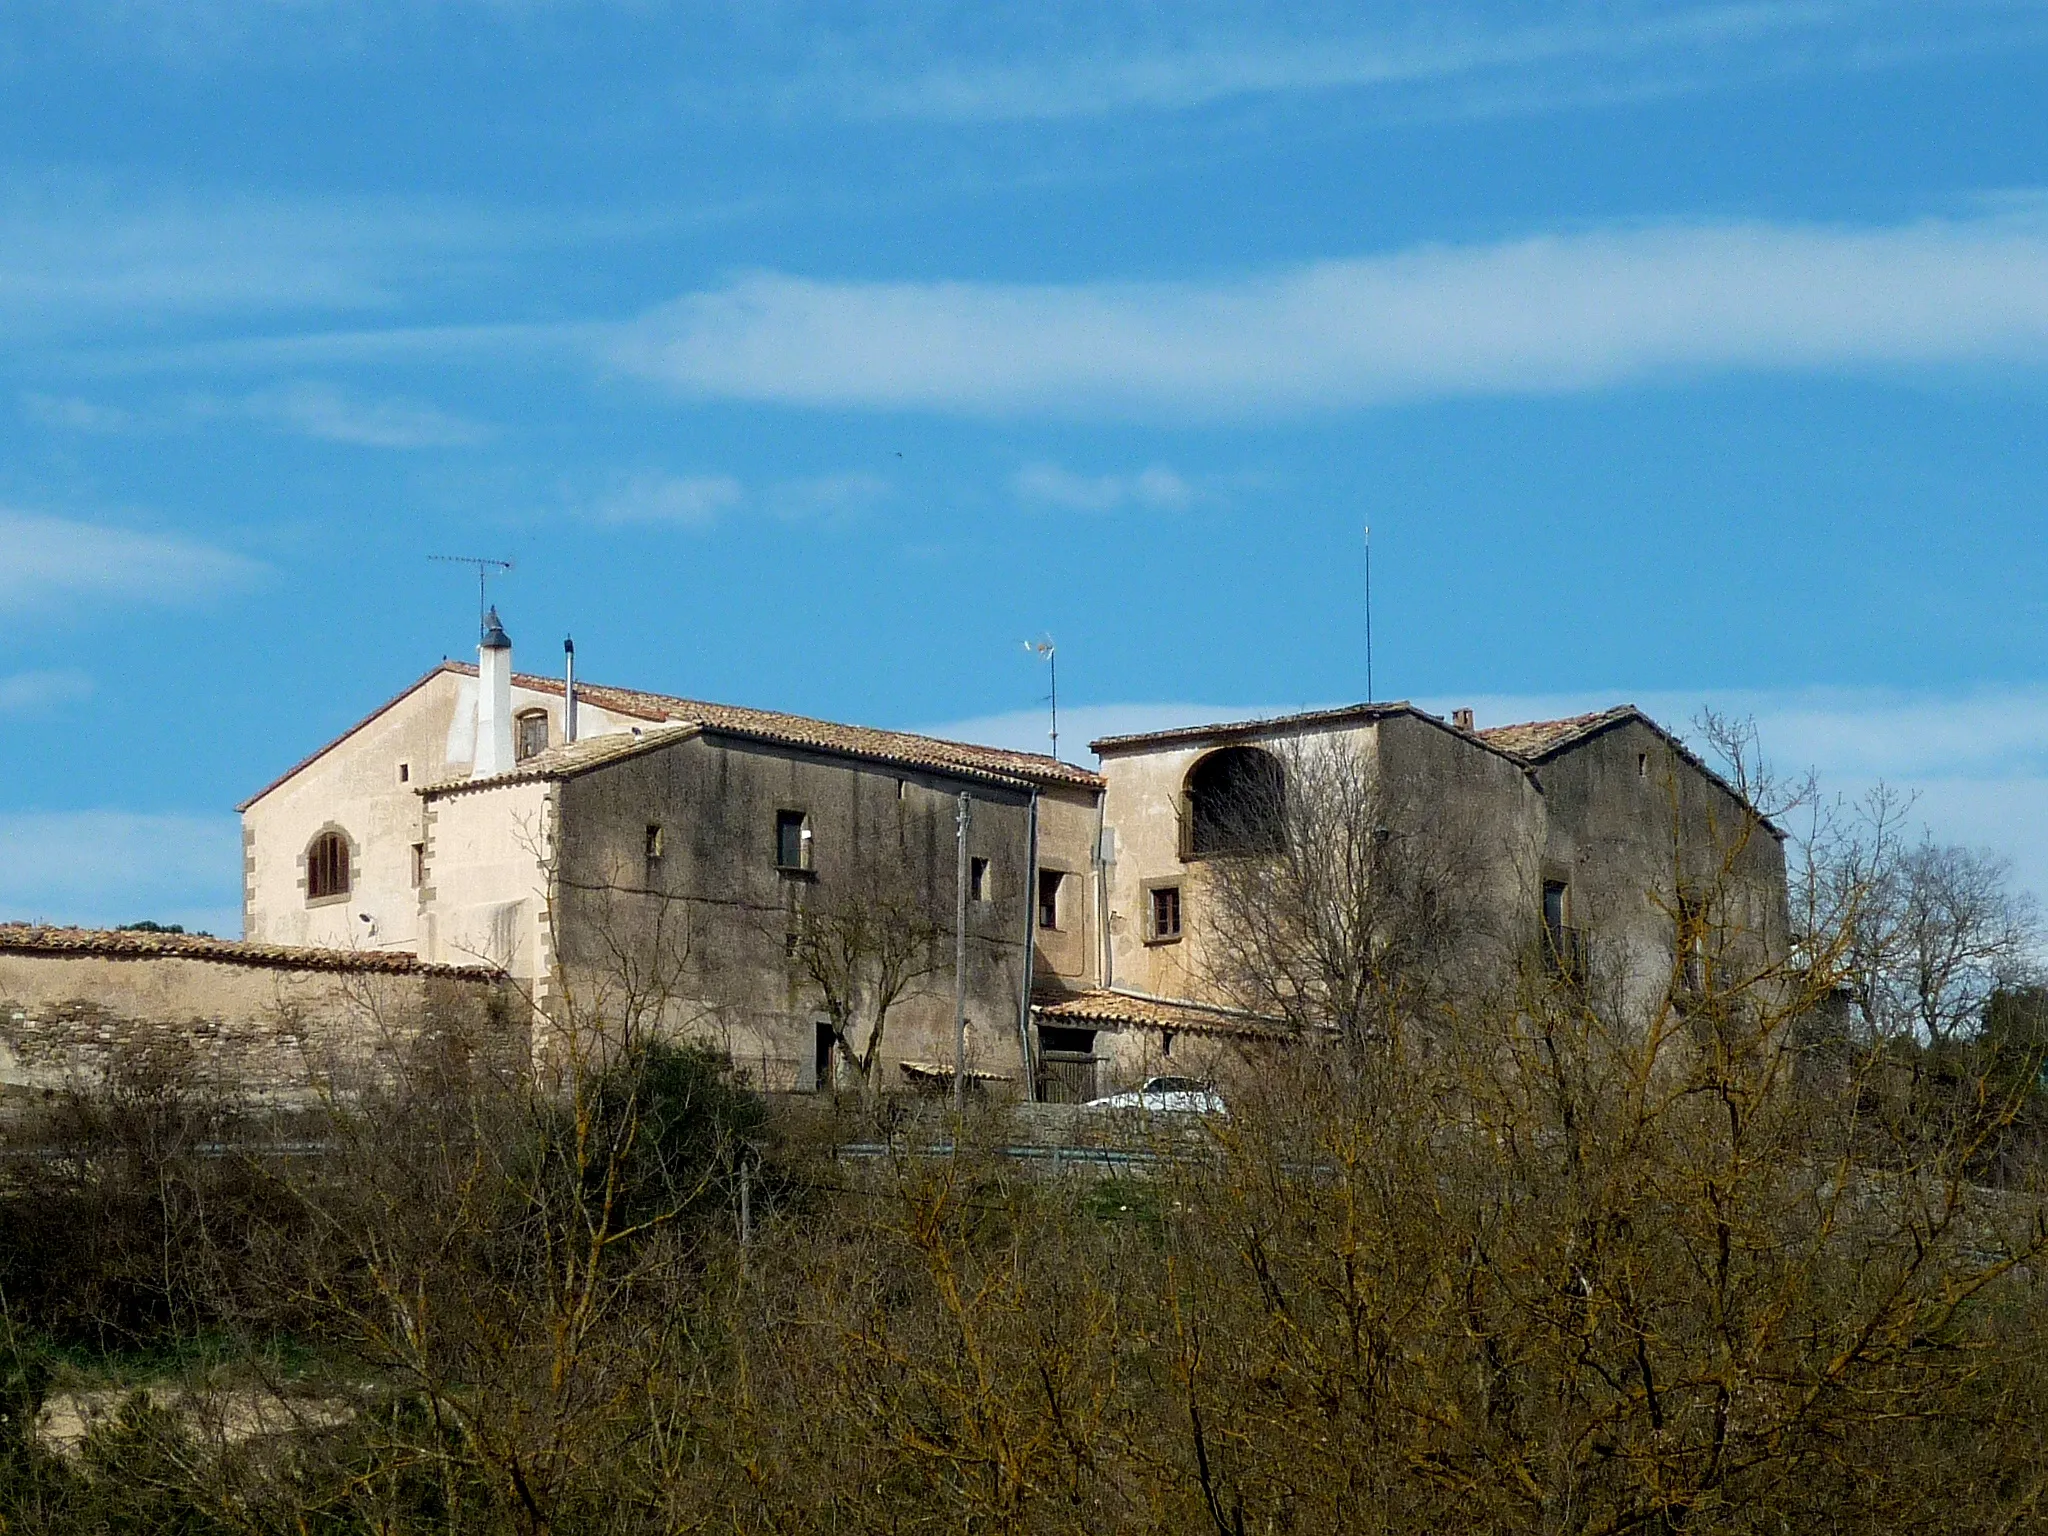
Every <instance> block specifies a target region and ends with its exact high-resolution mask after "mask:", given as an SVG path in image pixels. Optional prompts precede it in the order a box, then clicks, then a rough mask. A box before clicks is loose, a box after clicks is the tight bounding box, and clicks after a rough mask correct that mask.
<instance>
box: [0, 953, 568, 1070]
mask: <svg viewBox="0 0 2048 1536" xmlns="http://www.w3.org/2000/svg"><path fill="white" fill-rule="evenodd" d="M528 1038H529V1036H528V1024H527V1016H526V1008H525V1005H524V1001H523V1000H522V999H521V998H520V996H519V994H518V993H517V991H516V990H515V989H514V988H513V987H512V986H511V985H510V984H509V983H508V982H507V981H506V980H505V978H503V977H502V976H501V975H499V974H498V973H496V972H494V971H491V970H487V969H485V968H482V967H476V966H443V965H422V964H421V963H420V962H418V961H417V960H415V959H414V958H413V957H412V956H410V955H399V954H382V953H354V952H349V951H341V950H310V949H285V948H281V947H278V946H274V945H263V944H242V943H237V942H234V941H231V940H225V939H210V938H201V937H198V936H194V935H184V934H133V933H108V932H101V931H98V930H90V929H77V928H41V927H35V928H29V927H8V926H0V1102H5V1101H7V1100H13V1101H15V1102H17V1103H19V1102H21V1101H22V1100H23V1099H24V1098H31V1099H39V1098H43V1097H46V1096H48V1095H51V1094H54V1093H57V1092H61V1091H65V1090H70V1089H81V1088H82V1089H94V1088H97V1087H100V1086H103V1085H105V1084H107V1083H108V1082H109V1081H111V1080H113V1079H114V1078H116V1077H118V1076H120V1075H122V1074H127V1075H130V1076H135V1075H138V1074H155V1075H160V1076H164V1077H170V1078H175V1080H176V1081H178V1082H179V1083H180V1084H182V1085H184V1086H186V1087H188V1088H194V1089H201V1090H205V1091H210V1092H216V1093H220V1094H222V1095H225V1096H228V1097H232V1098H234V1099H237V1100H245V1101H253V1102H260V1103H284V1104H289V1103H302V1102H306V1101H309V1100H311V1099H313V1098H316V1097H318V1096H320V1095H322V1094H325V1093H328V1092H332V1091H337V1090H339V1091H343V1092H345V1091H347V1090H348V1089H349V1088H350V1087H352V1086H355V1085H356V1084H358V1083H360V1082H361V1081H363V1080H364V1077H365V1074H369V1075H372V1076H376V1075H383V1074H388V1073H389V1072H391V1071H392V1070H394V1069H395V1068H396V1067H398V1066H399V1065H400V1064H401V1063H402V1062H403V1061H405V1060H406V1059H408V1058H409V1057H411V1056H413V1055H415V1054H416V1053H418V1052H420V1051H421V1050H423V1049H437V1050H453V1051H460V1052H464V1053H470V1052H483V1053H487V1054H489V1055H490V1056H491V1057H493V1058H499V1059H504V1060H508V1061H518V1060H523V1059H524V1057H525V1053H526V1050H527V1048H528Z"/></svg>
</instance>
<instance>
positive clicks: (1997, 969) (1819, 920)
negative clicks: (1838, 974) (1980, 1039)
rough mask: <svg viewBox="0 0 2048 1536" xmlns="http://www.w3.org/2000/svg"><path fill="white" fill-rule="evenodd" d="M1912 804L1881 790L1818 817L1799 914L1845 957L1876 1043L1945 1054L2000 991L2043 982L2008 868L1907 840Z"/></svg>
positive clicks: (2036, 942) (1848, 983)
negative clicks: (1921, 1046)
mask: <svg viewBox="0 0 2048 1536" xmlns="http://www.w3.org/2000/svg"><path fill="white" fill-rule="evenodd" d="M1912 807H1913V802H1912V800H1911V799H1910V798H1909V797H1907V796H1905V795H1902V794H1901V793H1900V792H1898V791H1897V790H1895V789H1893V788H1891V787H1890V786H1887V785H1884V784H1879V785H1877V786H1876V787H1875V788H1873V789H1872V790H1870V791H1869V792H1868V793H1867V794H1865V795H1864V796H1863V797H1862V798H1861V799H1859V800H1857V801H1855V802H1853V803H1850V804H1846V805H1844V804H1841V803H1837V804H1835V805H1833V806H1830V807H1828V808H1827V809H1826V811H1825V812H1824V813H1823V814H1821V815H1818V816H1817V817H1816V818H1815V820H1814V823H1813V829H1812V832H1811V833H1810V835H1809V837H1808V838H1807V840H1806V856H1805V861H1804V866H1803V869H1802V871H1801V879H1800V882H1799V885H1800V890H1799V894H1798V900H1797V906H1798V908H1799V910H1800V911H1801V914H1802V916H1803V918H1804V919H1805V926H1806V928H1807V930H1808V931H1809V932H1813V933H1820V934H1828V935H1832V936H1834V937H1835V938H1836V940H1837V941H1838V942H1839V944H1840V946H1841V949H1842V952H1843V964H1842V985H1843V988H1844V990H1845V991H1846V993H1847V994H1848V997H1849V999H1850V1001H1851V1004H1852V1006H1853V1007H1854V1009H1855V1010H1856V1013H1857V1015H1858V1017H1859V1022H1860V1023H1861V1024H1862V1026H1863V1028H1864V1030H1865V1031H1866V1033H1867V1034H1868V1035H1869V1037H1870V1038H1872V1039H1877V1040H1911V1039H1917V1040H1920V1041H1923V1042H1925V1043H1927V1044H1929V1045H1936V1046H1941V1045H1947V1044H1950V1043H1952V1042H1954V1041H1957V1040H1960V1039H1963V1038H1966V1037H1968V1036H1969V1035H1971V1034H1972V1033H1974V1032H1975V1031H1976V1029H1977V1028H1978V1027H1979V1025H1980V1024H1981V1022H1982V1019H1983V1015H1984V1009H1985V1006H1986V1005H1987V1004H1988V1003H1989V1002H1990V1000H1991V998H1992V996H1993V995H1994V994H1996V993H1997V992H1999V991H2000V990H2002V989H2008V988H2013V987H2021V986H2025V985H2027V984H2029V983H2030V982H2031V981H2032V980H2034V979H2035V978H2036V977H2037V976H2038V975H2039V972H2040V965H2041V944H2042V938H2043V934H2042V927H2041V919H2040V913H2039V908H2038V906H2037V904H2036V903H2035V901H2034V899H2033V898H2032V897H2031V896H2030V895H2028V894H2027V893H2025V892H2023V891H2019V890H2016V889H2014V887H2013V885H2012V865H2011V862H2010V861H2009V860H2007V859H2005V858H2003V857H2002V856H2000V855H1997V854H1994V853H1991V852H1989V851H1986V850H1983V849H1974V848H1966V847H1960V846H1956V845H1952V844H1943V843H1937V842H1935V841H1934V839H1933V837H1932V836H1931V835H1930V834H1928V833H1927V832H1925V831H1923V832H1922V833H1921V835H1920V837H1919V838H1918V840H1917V841H1916V840H1911V839H1910V838H1909V836H1908V834H1907V825H1908V820H1909V817H1910V815H1911V812H1912Z"/></svg>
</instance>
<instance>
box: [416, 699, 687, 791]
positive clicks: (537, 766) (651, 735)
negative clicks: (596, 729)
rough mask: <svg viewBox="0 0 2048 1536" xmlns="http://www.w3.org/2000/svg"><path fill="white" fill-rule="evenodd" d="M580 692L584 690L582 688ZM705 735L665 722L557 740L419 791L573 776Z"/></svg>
mask: <svg viewBox="0 0 2048 1536" xmlns="http://www.w3.org/2000/svg"><path fill="white" fill-rule="evenodd" d="M577 692H579V693H580V692H582V690H581V689H580V688H579V689H578V690H577ZM702 734H703V727H702V726H698V725H681V724H676V723H674V722H670V721H662V722H661V723H659V724H656V725H650V726H648V727H646V728H645V729H644V730H643V729H642V728H640V727H638V726H635V727H634V728H633V729H632V730H630V731H607V732H605V733H604V734H603V735H602V736H586V737H584V738H583V739H582V740H581V741H558V742H556V743H555V744H554V745H553V746H551V747H548V748H547V749H546V750H544V751H540V752H536V753H535V754H534V755H533V756H532V757H529V758H527V759H526V760H525V761H524V762H522V763H519V764H518V765H517V766H515V767H512V768H509V769H507V770H506V771H505V772H503V773H494V774H491V775H490V776H489V777H488V778H482V779H472V778H470V777H469V776H468V775H467V774H463V775H460V776H458V777H456V778H452V779H442V780H440V781H439V782H438V783H434V784H422V785H421V786H420V787H419V793H421V794H423V795H449V794H456V793H458V792H460V791H462V790H465V789H490V788H492V787H494V786H496V785H499V784H520V783H525V782H528V781H531V780H535V779H573V778H574V777H576V775H577V774H579V773H588V772H589V771H590V770H591V769H593V768H601V767H603V766H604V765H605V764H606V763H615V762H618V761H619V760H620V759H621V758H627V757H636V756H638V755H639V754H640V753H642V752H652V751H654V750H655V749H656V748H657V747H665V746H668V745H669V744H670V743H672V742H677V741H685V740H688V739H689V738H690V737H692V736H698V735H702Z"/></svg>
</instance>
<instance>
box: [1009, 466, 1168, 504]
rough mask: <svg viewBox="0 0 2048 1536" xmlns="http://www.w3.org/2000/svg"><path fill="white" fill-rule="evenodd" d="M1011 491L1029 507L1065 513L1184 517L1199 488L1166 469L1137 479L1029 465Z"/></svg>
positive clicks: (1158, 468) (1149, 471) (1151, 470)
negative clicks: (1133, 512)
mask: <svg viewBox="0 0 2048 1536" xmlns="http://www.w3.org/2000/svg"><path fill="white" fill-rule="evenodd" d="M1010 489H1011V491H1012V492H1013V493H1014V494H1015V495H1016V497H1017V499H1018V500H1019V501H1021V502H1023V503H1024V504H1025V505H1026V506H1029V507H1050V508H1055V509H1057V510H1059V511H1063V512H1121V511H1123V510H1124V509H1125V508H1127V507H1136V508H1138V509H1140V510H1142V511H1151V512H1180V511H1184V510H1185V509H1186V508H1188V507H1189V506H1191V505H1193V503H1194V500H1195V487H1194V486H1193V485H1191V484H1189V483H1188V481H1187V480H1185V479H1184V478H1182V477H1181V476H1180V475H1179V474H1176V473H1175V472H1174V471H1173V470H1171V469H1168V468H1167V467H1166V466H1165V465H1164V464H1154V465H1152V466H1151V467H1150V468H1149V469H1142V470H1139V471H1138V472H1137V473H1136V474H1134V475H1077V474H1075V473H1073V472H1072V471H1071V470H1066V469H1062V468H1061V467H1060V466H1059V465H1057V464H1027V465H1025V466H1024V468H1022V469H1020V470H1018V471H1017V474H1016V476H1015V478H1013V479H1012V480H1011V482H1010Z"/></svg>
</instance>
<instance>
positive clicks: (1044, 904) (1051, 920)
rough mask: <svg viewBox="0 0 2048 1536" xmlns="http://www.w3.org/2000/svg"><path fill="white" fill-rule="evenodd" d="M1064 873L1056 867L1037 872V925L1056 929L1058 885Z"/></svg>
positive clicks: (1063, 879) (1058, 919) (1058, 916)
mask: <svg viewBox="0 0 2048 1536" xmlns="http://www.w3.org/2000/svg"><path fill="white" fill-rule="evenodd" d="M1066 878H1067V877H1066V875H1065V874H1064V873H1062V872H1061V871H1060V870H1057V869H1041V870H1040V871H1039V872H1038V926H1039V927H1041V928H1051V929H1055V930H1056V929H1058V927H1059V925H1060V886H1061V885H1062V884H1063V883H1064V882H1065V880H1066Z"/></svg>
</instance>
